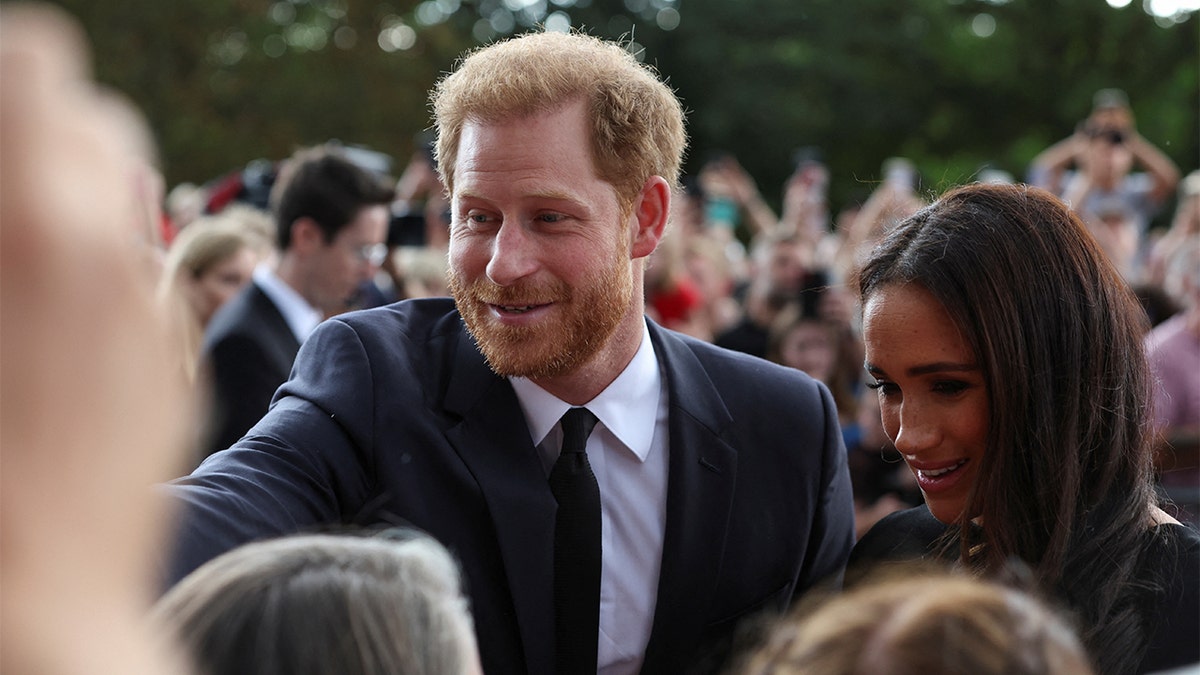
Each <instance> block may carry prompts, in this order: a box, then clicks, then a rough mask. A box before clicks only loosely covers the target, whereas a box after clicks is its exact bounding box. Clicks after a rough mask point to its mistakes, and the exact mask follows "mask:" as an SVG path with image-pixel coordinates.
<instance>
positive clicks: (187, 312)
mask: <svg viewBox="0 0 1200 675" xmlns="http://www.w3.org/2000/svg"><path fill="white" fill-rule="evenodd" d="M250 219H259V220H266V221H268V222H269V217H268V216H267V215H266V214H263V213H261V212H259V211H257V210H254V209H251V208H250V207H238V206H230V207H228V208H226V209H225V210H224V211H223V212H222V213H221V214H220V215H217V216H201V217H199V218H197V219H196V220H194V221H192V222H191V223H190V224H189V225H188V226H187V227H186V228H184V229H183V230H182V231H181V232H180V233H179V234H178V235H176V237H175V239H174V240H173V241H172V242H171V245H170V247H169V248H168V249H167V256H166V260H165V262H164V264H163V276H162V279H161V280H160V282H159V289H158V294H159V301H160V302H161V303H163V304H164V305H165V306H166V307H167V308H168V310H169V311H172V312H176V311H177V312H178V313H179V321H180V322H181V324H182V326H181V330H182V333H183V335H184V344H183V352H182V354H181V356H182V358H183V367H184V370H185V372H187V374H188V376H189V378H190V379H194V378H195V376H196V368H197V366H198V363H199V358H200V341H201V338H202V337H203V335H204V330H205V328H206V327H207V326H208V323H209V321H210V320H211V319H212V317H213V315H214V314H216V312H217V310H218V309H220V308H221V306H222V305H224V304H225V303H226V302H228V301H229V300H230V299H231V298H233V296H235V295H236V294H237V293H238V292H239V291H241V290H242V288H244V287H245V285H246V284H248V283H250V276H251V275H252V274H253V273H254V267H255V266H256V265H257V264H258V263H259V261H260V260H261V259H262V257H263V254H264V250H265V249H267V248H269V247H270V243H269V242H265V241H262V240H261V239H260V238H259V237H260V235H259V234H257V231H256V229H255V227H254V226H251V225H248V224H247V221H248V220H250Z"/></svg>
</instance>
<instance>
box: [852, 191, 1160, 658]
mask: <svg viewBox="0 0 1200 675" xmlns="http://www.w3.org/2000/svg"><path fill="white" fill-rule="evenodd" d="M891 284H918V285H920V286H921V287H923V288H925V289H927V290H928V291H929V292H930V293H932V294H933V295H934V296H935V297H937V299H938V300H940V301H941V303H942V305H943V306H944V307H945V308H946V311H947V312H948V313H949V314H950V316H951V317H952V319H953V320H954V323H955V324H956V325H957V326H958V327H959V329H960V330H961V331H962V334H963V335H964V336H965V338H966V339H967V341H968V342H969V344H970V345H971V348H972V351H973V352H974V354H975V357H976V359H977V360H978V364H979V367H980V368H981V370H982V373H983V377H984V381H985V383H986V385H987V391H988V397H989V425H988V438H987V449H986V451H985V453H984V455H983V458H982V460H981V465H980V468H979V471H978V473H977V475H978V478H977V479H976V483H975V485H974V487H973V490H972V492H971V494H970V496H969V498H968V502H967V506H966V512H964V514H962V515H961V516H960V525H961V530H960V535H961V536H960V538H959V543H960V547H961V550H960V557H961V559H962V560H963V561H964V562H965V563H967V564H968V565H970V566H971V567H974V568H976V569H980V570H987V571H995V570H997V569H999V568H1001V567H1002V566H1003V565H1004V564H1005V562H1006V560H1007V559H1008V558H1009V557H1011V556H1016V557H1019V558H1020V559H1021V560H1023V561H1025V562H1026V563H1028V564H1029V566H1030V567H1031V569H1032V571H1033V573H1034V576H1035V578H1036V580H1037V581H1038V583H1039V584H1040V586H1041V588H1043V589H1047V590H1048V589H1054V590H1055V591H1056V592H1057V594H1058V595H1059V596H1060V597H1063V598H1064V600H1065V601H1066V602H1067V603H1068V604H1069V605H1070V606H1071V608H1072V609H1074V610H1075V611H1078V612H1079V613H1080V614H1081V618H1082V625H1083V626H1084V640H1085V643H1087V644H1088V646H1089V648H1091V649H1092V650H1093V653H1094V654H1096V655H1097V665H1098V666H1099V667H1100V670H1102V671H1105V672H1108V671H1112V672H1124V671H1128V670H1130V669H1132V667H1133V664H1136V663H1137V662H1138V657H1139V656H1140V654H1141V653H1142V652H1143V650H1144V648H1145V641H1146V634H1145V633H1146V628H1145V626H1144V625H1143V618H1142V617H1139V615H1138V613H1137V611H1136V608H1135V607H1134V606H1133V600H1132V597H1133V592H1132V586H1133V585H1135V584H1137V583H1139V580H1137V579H1135V578H1134V576H1133V569H1134V567H1135V565H1136V563H1137V559H1138V556H1139V555H1140V554H1141V552H1142V551H1143V550H1144V547H1145V546H1147V545H1148V543H1149V541H1148V539H1149V535H1148V533H1147V530H1148V528H1149V526H1150V524H1151V515H1150V509H1151V508H1152V506H1153V504H1154V503H1155V498H1154V494H1153V487H1152V474H1151V452H1150V443H1151V435H1150V433H1149V430H1148V427H1147V426H1146V424H1147V423H1146V420H1147V419H1148V417H1147V414H1148V406H1149V400H1150V398H1149V382H1150V380H1149V375H1148V367H1147V364H1146V360H1145V356H1144V353H1143V351H1142V336H1143V335H1144V334H1145V330H1146V326H1147V322H1146V317H1145V314H1144V312H1143V311H1142V309H1141V306H1140V305H1139V303H1138V300H1137V298H1136V296H1135V295H1134V293H1133V292H1132V290H1131V289H1130V288H1129V287H1128V286H1127V285H1126V283H1125V282H1124V281H1123V280H1122V278H1121V276H1120V274H1118V272H1117V270H1116V269H1115V268H1114V267H1113V265H1112V264H1111V263H1110V262H1109V261H1108V259H1107V258H1106V257H1105V255H1104V253H1103V252H1102V250H1101V249H1100V247H1099V246H1098V245H1097V243H1096V241H1095V240H1094V239H1093V238H1092V236H1091V235H1090V234H1089V233H1088V232H1087V229H1086V227H1085V226H1084V224H1083V223H1082V222H1081V221H1080V220H1079V218H1078V217H1077V216H1076V215H1075V214H1074V213H1073V212H1072V211H1071V210H1070V209H1069V208H1067V206H1066V205H1064V204H1063V203H1062V202H1061V201H1059V200H1058V199H1057V198H1055V197H1054V196H1052V195H1051V194H1050V193H1048V192H1045V191H1043V190H1039V189H1036V188H1030V187H1027V186H1023V185H982V184H977V185H970V186H966V187H961V188H958V189H955V190H952V191H951V192H949V193H947V194H946V195H944V196H943V197H942V198H941V199H939V200H938V201H937V202H935V203H934V204H932V205H930V206H929V207H927V208H925V209H923V210H921V211H919V212H918V213H916V214H915V215H913V216H911V217H909V218H908V219H907V220H905V221H904V222H902V223H901V224H900V225H898V226H897V227H896V228H895V229H894V230H893V231H892V232H890V233H889V234H888V236H887V237H886V238H885V240H884V241H883V242H882V243H881V244H880V245H879V246H878V247H877V248H876V249H875V250H874V251H873V252H872V254H871V255H870V257H869V258H868V260H867V261H866V262H865V264H864V266H863V268H862V270H861V272H860V274H859V277H858V285H859V293H860V299H861V300H862V301H863V303H864V304H865V302H866V300H867V299H868V298H870V297H871V296H872V294H874V293H875V292H876V291H877V290H879V289H880V288H882V287H884V286H887V285H891ZM972 518H976V519H978V521H979V522H981V523H982V524H983V528H982V529H983V535H982V537H983V541H982V542H978V541H972V540H971V538H970V537H968V536H967V535H968V529H969V528H970V519H972ZM975 539H976V540H977V539H978V537H976V538H975ZM975 543H982V544H983V545H982V546H973V544H975Z"/></svg>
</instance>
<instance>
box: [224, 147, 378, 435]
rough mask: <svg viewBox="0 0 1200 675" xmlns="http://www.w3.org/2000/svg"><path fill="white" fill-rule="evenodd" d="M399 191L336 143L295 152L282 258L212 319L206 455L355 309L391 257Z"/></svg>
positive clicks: (288, 165)
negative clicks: (312, 338)
mask: <svg viewBox="0 0 1200 675" xmlns="http://www.w3.org/2000/svg"><path fill="white" fill-rule="evenodd" d="M393 198H394V190H393V188H392V187H391V186H390V185H389V184H387V183H385V182H384V180H383V177H382V176H379V175H377V174H376V173H374V172H372V171H370V170H368V169H365V168H362V167H360V166H359V165H358V164H356V163H355V162H353V161H352V160H351V159H350V158H349V157H347V156H346V155H345V154H344V152H343V151H342V150H341V149H340V148H338V147H336V146H317V147H313V148H305V149H302V150H300V151H298V152H297V153H296V154H294V155H293V156H292V157H291V158H289V159H288V160H286V161H285V162H284V163H283V166H282V167H281V169H280V175H279V178H278V179H277V180H276V182H275V186H274V188H273V189H272V193H271V210H272V213H273V216H274V220H275V225H276V237H277V245H278V248H279V255H278V258H277V259H276V260H275V261H274V262H273V264H263V265H260V266H259V267H258V269H256V270H255V271H254V277H253V282H252V283H250V284H248V285H247V287H246V288H245V289H243V291H242V292H241V293H239V294H238V295H237V296H236V297H234V298H233V299H232V300H230V301H229V302H228V303H226V305H225V306H224V307H222V308H221V310H220V311H219V312H218V313H217V314H216V315H215V316H214V317H213V319H212V322H211V323H210V324H209V327H208V330H207V332H206V333H205V336H204V344H203V358H204V362H205V365H206V367H207V370H208V372H209V374H210V375H211V381H212V387H213V406H212V408H213V418H212V421H211V423H210V425H209V429H208V430H207V431H208V438H207V439H206V442H205V444H204V446H203V452H204V456H207V455H209V454H212V453H213V452H216V451H218V450H223V449H225V448H227V447H229V446H230V445H232V444H233V443H234V442H235V441H237V440H238V439H239V438H241V437H242V435H243V434H245V433H246V431H248V430H249V429H250V427H252V426H254V424H255V423H256V422H258V420H259V419H260V418H261V417H262V416H263V415H264V414H265V413H266V412H267V408H268V407H269V406H270V403H271V397H272V396H273V395H274V393H275V389H276V388H277V387H278V386H279V385H280V384H283V382H284V381H286V380H287V378H288V374H289V373H290V372H291V368H292V361H293V360H294V359H295V357H296V352H297V351H299V349H300V344H301V343H302V342H304V339H305V338H306V337H308V334H309V333H310V332H311V331H312V330H313V329H314V328H316V326H317V324H318V323H320V322H321V321H322V320H324V319H326V318H328V317H331V316H333V315H335V314H340V313H342V312H344V311H346V310H348V309H351V308H352V306H353V302H354V299H355V297H356V295H357V293H358V290H359V288H361V287H362V285H363V284H364V283H365V282H367V281H369V280H370V279H372V278H373V277H374V275H375V273H376V272H377V271H378V270H379V265H380V264H381V263H382V262H383V259H384V257H385V256H386V255H387V247H386V245H385V244H384V239H385V237H386V236H387V228H388V220H389V217H390V212H389V207H390V204H391V202H392V200H393Z"/></svg>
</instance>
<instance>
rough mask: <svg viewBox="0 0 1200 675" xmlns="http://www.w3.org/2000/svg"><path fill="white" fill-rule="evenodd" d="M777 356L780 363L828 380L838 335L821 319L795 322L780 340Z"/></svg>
mask: <svg viewBox="0 0 1200 675" xmlns="http://www.w3.org/2000/svg"><path fill="white" fill-rule="evenodd" d="M779 357H780V361H781V362H782V363H783V365H785V366H788V367H790V368H795V369H797V370H803V371H804V372H806V373H808V374H809V375H810V376H812V377H814V378H816V379H818V380H820V381H822V382H825V383H828V382H829V380H830V378H831V377H832V375H833V369H834V366H835V365H836V363H837V336H835V335H834V332H833V329H832V327H830V326H829V325H828V324H826V323H824V322H821V321H801V322H798V323H796V324H794V325H792V327H791V328H789V329H788V330H787V333H785V334H784V336H783V339H782V340H780V343H779Z"/></svg>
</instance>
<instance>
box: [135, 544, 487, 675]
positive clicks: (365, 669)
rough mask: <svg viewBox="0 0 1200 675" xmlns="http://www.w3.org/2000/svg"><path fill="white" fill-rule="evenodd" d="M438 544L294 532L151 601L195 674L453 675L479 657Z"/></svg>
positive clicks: (234, 554) (450, 564) (452, 567)
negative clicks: (195, 668) (193, 665)
mask: <svg viewBox="0 0 1200 675" xmlns="http://www.w3.org/2000/svg"><path fill="white" fill-rule="evenodd" d="M459 579H460V578H459V571H458V567H457V565H456V563H455V562H454V560H453V559H452V558H451V556H450V554H449V553H448V552H447V551H446V549H445V548H443V547H442V545H441V544H439V543H437V542H436V541H434V540H433V539H432V538H429V537H427V536H424V535H420V536H418V535H416V534H415V533H413V534H408V535H405V538H404V539H401V540H396V539H393V538H390V537H380V536H377V537H359V536H336V535H302V536H293V537H285V538H282V539H276V540H271V541H266V542H261V543H252V544H248V545H245V546H242V547H240V548H237V549H234V550H232V551H230V552H228V553H225V554H224V555H221V556H219V557H217V558H215V559H213V560H211V561H209V562H208V563H206V564H205V565H203V566H201V567H199V568H197V569H196V570H195V571H194V572H192V573H191V574H190V575H188V576H187V577H186V578H184V579H183V580H182V581H181V582H179V584H177V585H176V586H175V587H174V588H172V589H171V590H170V591H169V592H168V593H167V594H166V595H165V596H163V598H162V599H161V600H160V601H159V603H158V605H157V606H156V607H155V610H154V614H153V616H152V619H153V620H155V621H156V622H160V623H162V624H165V625H166V626H168V627H169V628H171V629H173V630H174V632H175V634H176V635H177V636H178V638H179V639H180V640H181V642H182V644H183V646H184V647H185V648H186V649H187V650H188V652H189V653H190V655H191V656H192V657H193V658H194V659H195V661H196V663H197V665H198V666H199V668H200V670H201V672H202V673H204V674H205V675H325V674H327V673H342V674H344V675H450V674H453V675H459V674H462V673H471V672H477V666H478V656H477V655H476V648H475V639H474V633H473V628H472V625H471V618H470V614H469V611H468V608H467V601H466V599H465V598H464V597H463V595H462V593H461V590H460V580H459Z"/></svg>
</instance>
